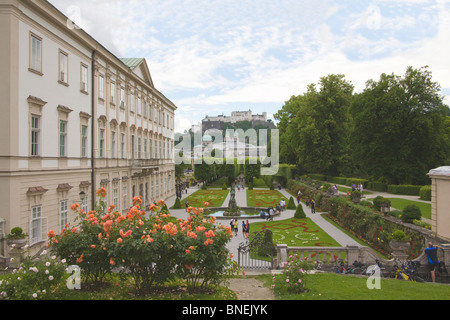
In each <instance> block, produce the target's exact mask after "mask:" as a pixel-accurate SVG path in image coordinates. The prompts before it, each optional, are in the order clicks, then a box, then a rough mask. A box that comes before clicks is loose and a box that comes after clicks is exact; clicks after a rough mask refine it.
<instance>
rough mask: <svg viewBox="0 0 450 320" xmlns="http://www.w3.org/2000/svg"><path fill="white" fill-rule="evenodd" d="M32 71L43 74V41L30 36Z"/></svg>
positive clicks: (32, 35)
mask: <svg viewBox="0 0 450 320" xmlns="http://www.w3.org/2000/svg"><path fill="white" fill-rule="evenodd" d="M30 47H31V50H30V69H29V70H31V71H36V72H38V73H40V74H41V73H42V39H41V38H39V37H38V36H36V35H34V34H30Z"/></svg>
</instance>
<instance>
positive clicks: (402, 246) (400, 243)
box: [389, 230, 410, 258]
mask: <svg viewBox="0 0 450 320" xmlns="http://www.w3.org/2000/svg"><path fill="white" fill-rule="evenodd" d="M389 246H390V247H391V249H392V250H393V252H392V255H393V256H396V257H399V258H400V257H402V258H403V257H405V256H406V257H407V254H406V251H407V250H408V249H409V247H410V243H409V242H408V239H407V237H406V234H405V232H404V231H402V230H395V231H394V232H393V233H392V236H391V241H390V242H389Z"/></svg>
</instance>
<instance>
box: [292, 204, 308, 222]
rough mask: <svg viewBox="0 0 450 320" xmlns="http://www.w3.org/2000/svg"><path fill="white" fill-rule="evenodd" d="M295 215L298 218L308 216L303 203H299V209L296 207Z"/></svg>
mask: <svg viewBox="0 0 450 320" xmlns="http://www.w3.org/2000/svg"><path fill="white" fill-rule="evenodd" d="M294 217H295V218H297V219H303V218H306V214H305V211H304V210H303V206H302V204H299V205H298V206H297V209H295V214H294Z"/></svg>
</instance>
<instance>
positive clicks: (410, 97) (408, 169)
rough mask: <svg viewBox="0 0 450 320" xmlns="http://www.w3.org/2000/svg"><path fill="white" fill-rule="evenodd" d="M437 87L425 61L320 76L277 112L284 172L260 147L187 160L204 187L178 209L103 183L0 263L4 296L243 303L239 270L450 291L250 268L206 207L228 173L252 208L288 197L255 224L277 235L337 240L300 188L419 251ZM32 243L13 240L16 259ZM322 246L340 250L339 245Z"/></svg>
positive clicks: (381, 293) (295, 269) (355, 294)
mask: <svg viewBox="0 0 450 320" xmlns="http://www.w3.org/2000/svg"><path fill="white" fill-rule="evenodd" d="M439 88H440V87H439V84H437V83H435V82H433V81H432V79H431V72H429V71H428V69H427V67H423V68H420V69H414V68H412V67H408V68H407V70H406V72H405V74H404V75H403V76H396V75H394V74H391V75H388V74H382V75H381V76H380V78H379V80H369V81H367V83H366V88H365V89H364V90H363V92H361V93H358V94H356V93H355V92H354V87H353V85H352V84H351V82H349V81H348V80H346V79H345V76H344V75H336V74H334V75H328V76H326V77H323V78H321V79H320V81H319V82H318V83H317V84H311V85H309V86H308V88H307V90H306V92H305V93H303V94H300V95H297V96H295V95H293V96H291V97H290V98H289V99H288V100H287V101H286V102H285V104H284V105H283V106H282V107H281V109H280V110H279V111H278V112H277V113H276V114H275V115H274V117H275V120H276V121H277V127H278V128H279V138H280V139H279V147H280V159H279V161H280V163H281V164H280V166H279V170H278V173H277V174H276V175H274V176H261V175H260V174H259V172H260V170H261V168H262V167H263V166H264V165H263V164H262V163H261V162H259V161H256V162H254V161H252V160H254V159H250V158H245V159H244V160H245V161H243V162H238V161H237V160H236V161H235V162H234V163H231V164H230V163H229V162H226V163H225V162H223V163H221V164H218V163H213V164H211V163H210V162H208V163H207V162H206V161H203V162H202V163H200V164H195V165H194V166H193V167H191V166H190V165H177V166H176V167H175V172H176V173H175V176H176V177H175V178H176V180H177V182H179V181H182V180H184V179H185V177H184V173H183V172H184V169H186V168H187V167H188V166H189V169H193V170H194V173H193V176H190V177H189V180H186V181H183V182H186V183H191V182H192V183H193V184H194V183H195V184H196V186H195V187H193V188H195V192H193V193H192V194H189V195H187V196H185V197H182V199H178V198H176V200H175V203H174V204H173V206H170V208H168V207H167V204H166V203H165V202H164V201H163V200H160V201H158V203H155V204H152V205H150V206H149V207H143V206H142V200H141V198H140V197H135V198H134V199H133V207H132V208H131V209H130V210H129V211H128V212H126V213H123V212H118V211H117V210H115V207H114V205H109V204H107V203H105V200H104V199H105V197H106V190H105V189H103V188H101V189H99V190H98V191H97V195H98V199H97V200H98V201H97V203H96V206H95V209H94V210H92V211H89V212H84V211H83V210H82V209H81V208H80V205H79V204H73V205H72V207H71V210H72V212H74V214H75V215H76V219H75V221H73V222H71V223H68V224H67V225H65V226H64V228H63V230H62V231H61V232H57V231H56V230H51V231H50V232H49V233H48V241H47V245H46V247H45V248H43V249H45V250H42V251H40V252H39V254H38V255H37V256H34V257H33V258H34V259H30V258H29V257H28V258H24V259H23V261H22V263H21V264H19V262H20V261H11V262H12V266H11V267H8V268H7V269H5V270H2V271H1V274H0V299H5V300H7V299H9V300H34V299H48V300H65V299H67V300H87V299H89V300H96V299H97V300H197V299H198V300H215V299H216V300H235V299H238V295H237V293H236V292H235V291H233V290H231V289H230V288H229V286H228V281H231V280H232V279H238V280H241V279H245V278H248V277H254V278H256V279H258V280H259V281H261V282H262V283H263V284H264V286H265V287H266V288H267V289H268V290H271V291H272V293H273V294H274V295H275V298H276V299H280V300H290V299H293V300H303V299H304V300H322V299H323V300H341V299H345V300H351V299H355V300H361V299H379V300H401V299H414V300H416V299H433V300H437V299H450V287H449V286H448V284H439V283H434V284H430V283H418V282H413V281H399V280H394V279H388V278H382V280H381V281H382V289H381V290H370V289H369V288H368V286H367V277H364V276H356V275H342V274H336V273H329V272H320V270H317V265H315V264H314V263H312V262H311V261H305V259H302V258H300V257H298V256H297V255H295V254H288V256H287V258H286V261H284V262H283V264H282V265H281V266H280V269H277V270H276V272H274V274H272V273H271V272H266V273H263V274H260V275H249V274H247V270H245V269H242V268H239V266H238V264H237V262H236V259H235V257H233V255H232V254H231V253H230V250H229V249H228V246H229V245H230V244H232V243H233V241H234V240H235V243H236V242H237V243H239V242H240V240H239V241H236V239H237V236H235V235H234V233H233V232H232V231H231V228H230V226H229V225H228V220H226V222H223V221H222V222H221V220H219V219H216V218H215V217H210V216H208V215H206V214H204V212H205V210H206V208H208V207H221V206H223V205H226V204H224V202H225V200H226V199H227V196H228V194H229V188H230V186H231V184H232V183H234V182H237V180H239V182H238V183H239V184H240V182H241V181H245V183H244V184H242V187H243V188H242V190H239V191H238V192H241V193H242V194H243V193H244V192H245V197H246V198H245V199H246V204H247V206H249V207H256V208H258V209H259V208H261V209H267V208H268V207H274V206H276V205H277V204H279V202H280V200H284V201H286V203H287V205H288V212H289V216H287V212H282V213H281V215H280V216H277V217H276V218H275V219H274V221H266V220H264V219H260V220H254V221H252V223H251V233H256V232H258V231H262V230H271V231H272V235H273V238H272V243H271V245H272V246H275V245H276V244H287V245H288V246H300V247H313V248H315V249H317V248H321V247H328V248H330V247H331V248H334V247H336V248H338V247H339V244H338V243H337V242H336V241H335V239H333V238H332V237H331V236H330V235H329V234H327V233H326V232H324V231H323V230H322V228H321V227H320V226H319V225H317V224H316V223H314V222H313V221H312V219H309V218H308V217H306V215H305V212H304V211H303V209H302V208H303V206H301V205H297V199H296V197H297V195H300V194H301V196H300V198H299V199H298V200H300V201H301V202H302V203H303V204H305V203H310V201H311V200H314V201H315V206H316V211H318V212H320V213H322V216H323V217H324V218H325V219H327V221H329V222H330V223H332V224H333V225H334V226H335V227H336V228H338V229H339V230H340V231H342V232H344V233H346V234H347V235H349V236H350V237H352V238H353V239H356V241H358V243H360V244H361V245H364V246H368V247H370V248H371V249H373V250H374V251H375V252H376V254H377V255H378V256H379V257H381V258H383V259H391V258H392V257H393V255H392V248H391V247H390V245H389V243H390V242H391V241H392V240H398V241H400V242H402V243H408V250H407V258H408V259H414V258H417V257H419V256H420V255H421V254H422V253H423V250H424V243H425V237H424V233H423V232H422V231H423V230H425V231H426V230H428V229H429V228H430V225H429V223H428V222H427V219H430V218H431V204H430V203H431V202H430V200H431V182H430V178H429V177H428V176H427V172H428V170H430V168H435V167H438V166H439V165H442V164H444V163H448V161H449V160H450V151H449V150H450V147H449V146H450V109H449V108H448V106H446V105H445V104H444V102H443V100H442V97H441V96H440V94H439ZM399 106H401V107H399ZM374 124H376V125H374ZM192 134H193V133H192ZM359 184H362V185H363V186H364V190H363V191H362V192H360V191H358V190H357V189H356V187H355V186H356V185H359ZM199 186H201V188H200V187H199ZM334 186H336V189H337V190H335V189H334ZM279 187H281V188H283V189H284V190H285V191H287V192H288V193H289V196H288V197H286V196H285V194H286V193H281V192H280V191H279V190H277V189H278V188H279ZM178 191H180V190H177V194H179V193H178ZM299 192H300V193H299ZM336 192H338V193H339V194H336ZM377 192H382V193H383V195H376V193H377ZM336 195H338V196H336ZM394 195H395V196H394ZM402 195H408V196H414V197H416V198H417V199H414V200H411V199H410V198H409V199H403V198H402ZM419 199H420V201H419ZM186 200H187V204H188V206H187V208H186V206H185V201H186ZM387 208H389V210H387ZM391 208H392V210H390V209H391ZM177 215H179V216H177ZM16 231H17V229H16ZM19 231H20V230H19ZM12 236H13V235H12ZM239 236H240V235H239ZM21 250H22V251H21ZM26 250H27V248H26V247H24V248H22V249H21V248H20V247H19V246H17V247H14V245H13V246H12V248H11V252H13V253H14V254H15V257H16V259H17V260H20V259H19V257H20V255H19V254H18V252H24V253H26ZM319 254H323V255H325V254H326V255H333V253H332V250H328V249H327V252H322V253H319ZM447 268H448V266H447Z"/></svg>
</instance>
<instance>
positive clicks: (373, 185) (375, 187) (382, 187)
mask: <svg viewBox="0 0 450 320" xmlns="http://www.w3.org/2000/svg"><path fill="white" fill-rule="evenodd" d="M366 189H369V190H372V191H381V192H387V190H388V184H387V183H383V182H375V181H371V182H369V183H368V184H367V187H366Z"/></svg>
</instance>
